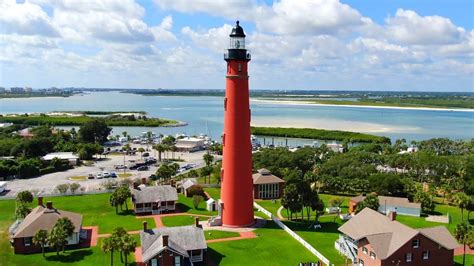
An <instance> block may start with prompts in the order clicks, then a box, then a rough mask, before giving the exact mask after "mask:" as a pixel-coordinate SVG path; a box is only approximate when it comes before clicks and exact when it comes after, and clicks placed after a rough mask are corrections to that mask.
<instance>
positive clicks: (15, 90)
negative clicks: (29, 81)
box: [10, 87, 25, 94]
mask: <svg viewBox="0 0 474 266" xmlns="http://www.w3.org/2000/svg"><path fill="white" fill-rule="evenodd" d="M10 92H11V93H14V94H21V93H25V89H24V88H20V87H11V88H10Z"/></svg>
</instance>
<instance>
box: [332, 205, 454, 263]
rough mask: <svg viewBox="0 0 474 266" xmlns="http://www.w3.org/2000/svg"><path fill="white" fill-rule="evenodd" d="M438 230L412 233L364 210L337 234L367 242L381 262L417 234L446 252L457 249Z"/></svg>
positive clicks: (440, 229)
mask: <svg viewBox="0 0 474 266" xmlns="http://www.w3.org/2000/svg"><path fill="white" fill-rule="evenodd" d="M440 227H442V228H444V229H442V228H438V227H433V228H426V229H421V230H415V229H412V228H410V227H408V226H406V225H404V224H401V223H400V222H398V221H396V220H395V221H392V220H390V219H389V218H388V217H386V216H385V215H383V214H381V213H379V212H377V211H374V210H372V209H370V208H365V209H363V210H362V211H361V212H359V213H358V214H357V215H355V216H354V217H352V219H350V220H349V221H348V222H346V223H345V224H343V225H342V226H341V227H339V229H338V230H339V231H340V232H342V233H343V234H345V235H347V236H349V237H350V238H352V239H354V240H361V239H363V238H366V239H367V241H369V243H370V244H371V245H372V247H373V249H374V252H375V253H376V254H377V256H378V257H379V258H380V259H382V260H383V259H386V258H388V257H389V256H390V255H392V254H393V253H394V252H395V251H397V250H398V249H399V248H400V247H401V246H403V245H404V244H405V243H407V242H408V241H409V240H410V239H412V238H413V237H415V236H416V235H418V234H423V235H425V236H426V237H428V238H430V239H431V240H433V241H435V242H437V243H438V244H440V245H442V246H444V247H445V248H447V249H453V248H454V247H456V244H457V243H456V240H454V238H453V237H452V236H451V234H450V233H449V232H448V231H447V229H446V228H445V227H443V226H440ZM438 234H439V235H438ZM455 243H456V244H455Z"/></svg>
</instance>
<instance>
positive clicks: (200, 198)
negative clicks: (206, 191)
mask: <svg viewBox="0 0 474 266" xmlns="http://www.w3.org/2000/svg"><path fill="white" fill-rule="evenodd" d="M203 200H204V197H203V196H200V195H194V196H193V205H194V209H197V208H198V207H199V204H201V202H202V201H203Z"/></svg>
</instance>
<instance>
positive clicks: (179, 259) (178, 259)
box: [174, 256, 181, 266]
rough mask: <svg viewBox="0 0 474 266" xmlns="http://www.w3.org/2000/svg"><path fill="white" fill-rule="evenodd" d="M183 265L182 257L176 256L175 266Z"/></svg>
mask: <svg viewBox="0 0 474 266" xmlns="http://www.w3.org/2000/svg"><path fill="white" fill-rule="evenodd" d="M180 265H181V257H180V256H176V257H174V266H180Z"/></svg>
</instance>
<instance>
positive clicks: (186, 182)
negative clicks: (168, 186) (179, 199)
mask: <svg viewBox="0 0 474 266" xmlns="http://www.w3.org/2000/svg"><path fill="white" fill-rule="evenodd" d="M197 184H198V182H197V179H196V178H186V179H183V180H182V181H178V182H176V187H177V188H178V191H179V192H180V193H183V194H184V195H185V196H186V197H187V196H188V189H189V188H191V187H192V186H194V185H197Z"/></svg>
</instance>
